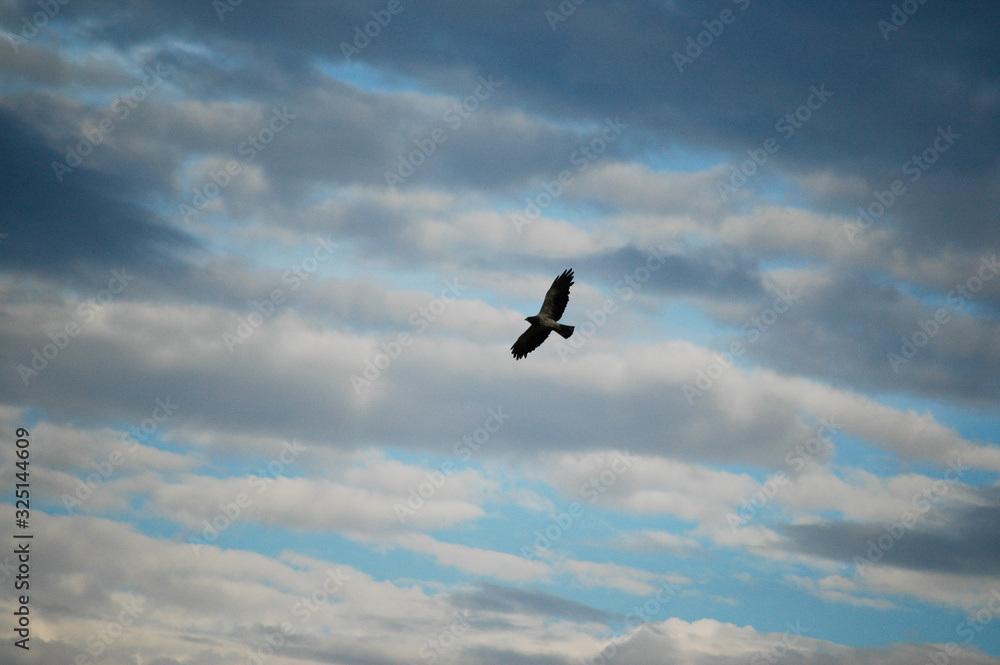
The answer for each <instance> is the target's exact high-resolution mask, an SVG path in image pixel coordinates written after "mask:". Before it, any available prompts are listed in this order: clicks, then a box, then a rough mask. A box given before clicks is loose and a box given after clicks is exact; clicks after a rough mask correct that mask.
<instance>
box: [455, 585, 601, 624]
mask: <svg viewBox="0 0 1000 665" xmlns="http://www.w3.org/2000/svg"><path fill="white" fill-rule="evenodd" d="M477 586H478V588H476V589H475V590H474V591H464V592H459V593H454V594H452V595H451V596H450V598H449V602H450V603H451V604H452V605H454V606H455V607H457V608H459V609H463V610H472V611H476V612H478V611H486V612H499V613H501V614H531V615H540V616H549V617H559V618H563V619H571V620H573V621H595V622H598V623H608V622H610V621H614V620H616V619H619V618H620V617H619V616H618V615H616V614H613V613H610V612H605V611H603V610H598V609H595V608H593V607H590V606H589V605H585V604H583V603H580V602H577V601H575V600H568V599H566V598H561V597H559V596H555V595H553V594H550V593H545V592H543V591H534V590H530V589H515V588H512V587H505V586H500V585H498V584H490V583H489V582H480V583H479V584H478V585H477Z"/></svg>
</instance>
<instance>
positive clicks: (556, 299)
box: [518, 268, 573, 350]
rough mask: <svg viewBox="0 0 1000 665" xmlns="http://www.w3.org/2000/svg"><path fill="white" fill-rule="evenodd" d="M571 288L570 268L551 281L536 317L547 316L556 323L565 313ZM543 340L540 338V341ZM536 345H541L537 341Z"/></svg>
mask: <svg viewBox="0 0 1000 665" xmlns="http://www.w3.org/2000/svg"><path fill="white" fill-rule="evenodd" d="M571 286H573V269H572V268H571V269H569V270H564V271H563V274H561V275H559V276H558V277H556V278H555V279H554V280H553V281H552V286H550V287H549V292H548V293H546V294H545V302H544V303H542V309H541V311H540V312H538V315H539V316H547V317H549V318H551V319H552V320H554V321H558V320H559V318H560V317H561V316H562V315H563V312H565V311H566V304H567V303H568V302H569V287H571ZM544 339H545V338H544V337H542V340H544ZM518 341H520V340H518ZM538 343H539V344H541V343H542V342H541V341H539V342H538ZM536 346H537V345H536ZM531 348H535V347H531ZM529 350H530V349H529Z"/></svg>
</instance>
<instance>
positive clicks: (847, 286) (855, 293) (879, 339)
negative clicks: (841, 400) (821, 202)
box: [727, 269, 1000, 409]
mask: <svg viewBox="0 0 1000 665" xmlns="http://www.w3.org/2000/svg"><path fill="white" fill-rule="evenodd" d="M970 275H974V273H970ZM830 276H831V279H830V281H829V282H827V283H825V284H822V285H819V286H815V287H809V288H803V289H799V290H798V296H799V298H800V299H799V300H798V301H797V302H796V303H795V304H794V305H793V306H792V307H790V308H789V310H788V312H787V313H783V314H781V315H780V317H778V319H777V320H776V321H775V322H774V324H773V325H771V326H769V327H768V328H767V329H766V330H765V331H763V333H762V334H761V335H760V336H759V339H758V340H757V341H756V342H755V343H754V344H752V345H749V346H748V347H747V348H748V355H749V356H750V357H753V358H755V359H757V360H758V361H759V362H762V363H764V364H766V365H768V366H770V367H774V368H776V369H778V370H780V371H783V372H788V373H793V374H798V375H803V376H810V377H815V378H818V379H821V380H823V381H827V382H830V383H833V384H835V385H837V386H840V387H844V388H853V389H859V388H860V389H862V390H866V391H871V392H906V393H914V394H919V395H923V396H928V397H935V398H945V399H957V400H960V401H962V402H964V403H967V404H971V405H973V406H976V407H979V408H983V409H989V408H990V407H991V405H992V404H994V403H995V402H996V400H997V399H998V398H1000V380H998V379H997V376H998V372H1000V353H998V351H997V350H996V348H995V345H993V344H991V343H990V340H992V339H995V338H996V335H997V334H998V332H1000V324H998V321H1000V315H998V314H997V313H995V309H996V306H995V305H994V303H993V301H994V300H995V299H996V298H997V295H995V294H997V293H1000V291H997V288H996V287H997V286H998V284H994V283H992V282H988V283H987V284H986V287H985V288H984V289H983V290H982V291H980V292H979V293H978V294H976V296H975V298H974V299H964V298H963V299H962V300H961V301H959V299H957V297H956V296H958V293H957V292H955V293H952V291H953V290H952V289H948V290H946V291H942V292H938V293H932V294H931V295H930V296H929V298H932V299H931V300H930V304H923V303H921V302H920V301H919V300H917V299H916V298H914V296H913V295H912V291H911V290H910V289H904V288H903V287H902V286H901V285H900V284H899V283H895V282H892V281H890V280H887V279H885V278H884V277H882V276H881V275H877V274H873V273H871V272H863V271H853V272H848V271H846V270H839V269H835V270H832V271H831V273H830ZM955 281H956V282H958V283H960V284H961V283H964V281H966V280H964V279H956V280H955ZM793 290H794V287H793ZM949 294H951V295H952V298H951V299H949V298H948V296H949ZM939 312H940V314H939ZM936 314H938V315H939V316H940V317H941V318H940V319H939V321H942V322H943V323H938V322H936V321H935V315H936ZM727 322H728V323H731V324H733V325H741V324H742V323H743V320H742V319H740V320H738V319H737V318H730V319H729V320H728V321H727ZM927 331H930V332H931V333H933V334H931V335H928V334H927ZM914 342H916V343H914ZM904 354H905V355H904Z"/></svg>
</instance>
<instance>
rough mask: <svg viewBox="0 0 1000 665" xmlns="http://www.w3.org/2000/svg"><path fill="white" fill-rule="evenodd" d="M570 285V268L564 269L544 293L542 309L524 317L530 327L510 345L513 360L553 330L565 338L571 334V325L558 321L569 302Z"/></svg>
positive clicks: (571, 276)
mask: <svg viewBox="0 0 1000 665" xmlns="http://www.w3.org/2000/svg"><path fill="white" fill-rule="evenodd" d="M571 286H573V270H572V269H570V270H566V271H564V272H563V274H561V275H559V276H558V277H556V278H555V280H553V282H552V286H550V287H549V292H548V293H546V294H545V302H544V303H542V309H541V310H540V311H539V312H538V314H536V315H535V316H529V317H527V318H525V319H524V320H525V321H527V322H528V323H530V324H531V327H530V328H528V329H527V330H525V331H524V333H522V335H521V336H520V337H518V338H517V341H516V342H514V345H513V346H512V347H510V352H511V353H512V354H514V360H520V359H521V358H523V357H525V356H526V355H528V354H529V353H531V352H532V351H534V350H535V349H537V348H538V346H539V345H540V344H541V343H542V342H544V341H545V338H546V337H548V336H549V333H550V332H552V331H553V330H555V331H556V332H557V333H559V334H560V335H562V336H563V337H564V338H566V339H569V338H570V337H571V336H572V335H573V326H566V325H563V324H561V323H558V321H559V317H561V316H562V315H563V312H565V311H566V303H568V302H569V287H571Z"/></svg>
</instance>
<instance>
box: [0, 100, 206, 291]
mask: <svg viewBox="0 0 1000 665" xmlns="http://www.w3.org/2000/svg"><path fill="white" fill-rule="evenodd" d="M62 158H63V156H62V155H60V154H58V153H57V152H55V151H54V150H52V149H50V148H49V147H48V146H47V145H46V143H45V142H44V141H43V140H42V138H41V137H40V136H39V135H38V134H37V133H36V131H35V130H34V129H33V128H32V127H30V126H29V125H28V124H27V123H25V122H24V121H22V120H20V119H19V118H17V117H15V116H13V115H12V114H11V113H9V112H8V111H6V110H0V180H2V182H3V183H4V195H3V197H0V226H2V228H3V232H4V233H7V234H8V237H6V238H4V244H3V253H2V256H3V269H4V270H6V271H14V272H19V273H28V274H34V275H36V276H41V277H52V278H58V279H60V280H65V281H66V282H68V283H73V284H75V285H77V286H80V285H86V286H88V287H92V286H93V284H95V283H96V282H95V280H96V281H100V280H102V279H103V280H104V281H105V282H106V281H107V279H108V277H107V273H108V272H109V271H110V270H112V269H121V268H123V267H127V268H130V269H133V270H135V271H141V272H143V273H146V274H150V273H152V274H154V275H157V276H160V277H161V278H167V277H169V276H170V274H171V273H174V274H180V273H183V272H184V271H185V269H186V262H185V260H184V259H183V258H181V255H182V254H183V253H185V252H189V251H191V250H195V249H197V243H196V241H195V240H194V239H193V238H192V237H191V236H189V235H187V234H185V233H182V232H179V231H177V230H175V229H173V228H170V227H168V226H165V225H164V224H162V223H161V221H160V220H159V219H158V218H157V217H156V215H154V214H153V213H151V212H150V211H148V210H147V209H145V208H143V207H141V206H139V205H137V204H135V203H133V202H131V201H130V200H129V199H130V197H136V196H139V195H140V194H141V192H142V190H141V189H140V183H139V182H137V180H136V179H128V178H125V179H119V178H114V179H112V178H109V177H107V176H105V175H104V174H101V173H98V172H94V171H91V170H88V169H87V168H86V167H83V166H81V167H79V168H78V169H77V171H76V172H74V173H72V174H71V176H70V177H66V178H65V179H64V180H63V181H62V182H59V181H58V180H57V178H56V176H55V173H54V171H53V168H52V163H53V162H61V161H62Z"/></svg>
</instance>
